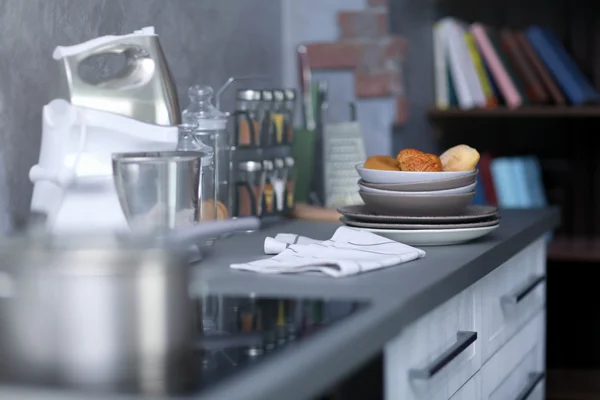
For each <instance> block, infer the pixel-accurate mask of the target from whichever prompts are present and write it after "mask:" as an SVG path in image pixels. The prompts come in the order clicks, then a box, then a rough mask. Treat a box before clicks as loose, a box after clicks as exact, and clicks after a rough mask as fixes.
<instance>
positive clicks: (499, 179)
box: [490, 157, 521, 208]
mask: <svg viewBox="0 0 600 400" xmlns="http://www.w3.org/2000/svg"><path fill="white" fill-rule="evenodd" d="M490 170H491V172H492V181H493V182H494V188H495V189H496V197H497V199H498V205H499V206H500V207H503V208H520V207H521V205H520V201H519V195H518V193H517V188H516V186H515V179H514V178H515V169H514V168H513V165H512V163H511V159H510V158H508V157H498V158H494V159H493V160H492V162H491V164H490Z"/></svg>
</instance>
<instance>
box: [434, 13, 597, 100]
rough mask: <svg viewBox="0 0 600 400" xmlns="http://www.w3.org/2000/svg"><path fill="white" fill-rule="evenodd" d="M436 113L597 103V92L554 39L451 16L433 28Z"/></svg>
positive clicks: (542, 31) (536, 30) (542, 32)
mask: <svg viewBox="0 0 600 400" xmlns="http://www.w3.org/2000/svg"><path fill="white" fill-rule="evenodd" d="M433 42H434V45H433V52H434V54H433V56H434V71H435V72H434V81H435V103H436V108H438V109H448V108H459V109H474V108H496V107H507V108H511V109H514V108H518V107H521V106H524V105H534V106H535V105H566V104H569V105H575V106H578V105H588V104H600V93H598V91H597V90H596V89H595V88H594V86H593V85H592V84H591V82H590V80H589V79H588V78H587V77H586V75H585V74H584V73H583V72H582V71H581V69H580V68H579V67H578V66H577V64H576V62H575V61H574V59H573V57H571V55H570V54H569V53H568V52H567V51H566V49H565V48H564V46H562V45H561V44H560V42H559V40H558V39H557V37H556V35H555V34H554V33H553V32H552V31H550V30H548V29H546V28H542V27H540V26H531V27H529V28H527V29H525V30H522V31H519V30H515V29H510V28H506V27H505V28H501V29H495V28H493V27H490V26H487V25H484V24H482V23H479V22H475V23H472V24H470V25H469V24H467V23H465V22H464V21H461V20H459V19H456V18H452V17H445V18H443V19H441V20H439V21H438V22H437V23H436V24H435V25H434V27H433Z"/></svg>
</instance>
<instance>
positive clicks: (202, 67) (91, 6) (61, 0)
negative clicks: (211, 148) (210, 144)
mask: <svg viewBox="0 0 600 400" xmlns="http://www.w3.org/2000/svg"><path fill="white" fill-rule="evenodd" d="M280 14H281V8H280V2H279V1H277V0H1V1H0V160H2V159H3V158H4V164H5V165H4V167H5V168H6V172H7V174H8V180H9V187H10V193H9V202H10V210H11V214H12V215H13V216H17V217H23V216H24V215H26V214H27V211H28V209H29V201H30V196H31V184H30V182H29V179H28V172H29V168H30V167H31V165H33V164H34V163H35V162H36V161H37V157H38V151H39V144H40V134H41V132H40V129H41V110H42V107H43V106H44V104H46V103H47V102H48V101H50V100H51V97H50V96H51V94H50V89H51V88H52V87H53V84H54V82H55V81H56V78H55V74H54V67H55V66H54V62H53V60H52V57H51V54H52V50H53V49H54V47H55V46H57V45H72V44H76V43H80V42H83V41H86V40H88V39H91V38H94V37H97V36H102V35H107V34H123V33H129V32H133V31H134V30H135V29H139V28H141V27H143V26H148V25H154V26H155V28H156V31H157V33H158V34H159V36H160V39H161V44H162V46H163V48H164V51H165V53H166V56H167V58H168V60H169V63H170V66H171V70H172V72H173V75H174V77H175V80H176V82H177V85H178V89H179V95H180V98H181V100H182V103H181V104H182V107H185V106H186V105H187V99H186V98H185V97H186V89H187V87H188V86H189V85H191V84H192V83H197V82H202V83H207V84H210V85H212V86H213V87H216V86H219V85H220V84H221V83H222V82H223V81H224V80H226V79H227V78H228V77H229V76H232V75H246V74H266V75H268V76H270V77H271V78H272V81H273V83H272V84H271V85H274V84H278V83H279V82H280V81H281V66H280V64H281V54H280V53H281V45H280V33H281V22H280ZM232 100H233V93H232V92H230V93H229V94H228V96H225V98H224V104H225V106H231V105H232ZM0 167H1V166H0ZM0 199H1V196H0ZM0 212H1V210H0Z"/></svg>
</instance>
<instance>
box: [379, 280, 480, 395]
mask: <svg viewBox="0 0 600 400" xmlns="http://www.w3.org/2000/svg"><path fill="white" fill-rule="evenodd" d="M474 293H475V289H474V288H473V287H471V288H468V289H467V290H465V291H463V292H461V293H460V294H458V295H457V296H455V297H453V298H452V299H451V300H449V301H447V302H446V303H444V304H442V305H440V306H439V307H437V308H436V309H434V310H432V311H431V312H429V313H428V314H426V315H424V316H423V317H421V318H420V319H419V320H417V321H415V322H414V323H413V324H411V325H410V326H409V327H407V328H406V329H405V330H404V331H402V332H401V333H400V335H398V337H396V338H395V339H393V340H391V341H390V342H389V343H388V344H387V345H386V347H385V393H386V397H385V398H386V400H396V399H398V400H400V399H401V400H411V399H427V400H436V399H442V400H448V399H449V398H450V397H451V396H452V395H453V394H454V393H456V392H457V391H458V389H459V388H460V387H461V386H462V385H463V384H464V383H465V382H467V381H468V380H469V378H471V377H472V376H473V375H474V374H475V373H476V372H477V371H478V370H479V368H480V367H481V352H480V340H478V332H476V326H479V321H476V318H477V317H478V315H479V313H476V312H475V311H476V308H477V307H478V304H477V303H476V300H477V299H476V297H475V296H474Z"/></svg>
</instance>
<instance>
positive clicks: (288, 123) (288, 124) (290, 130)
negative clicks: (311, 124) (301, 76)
mask: <svg viewBox="0 0 600 400" xmlns="http://www.w3.org/2000/svg"><path fill="white" fill-rule="evenodd" d="M284 94H285V111H286V112H285V114H286V118H285V142H286V143H287V144H293V143H294V113H295V110H296V90H294V89H286V90H285V91H284Z"/></svg>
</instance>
